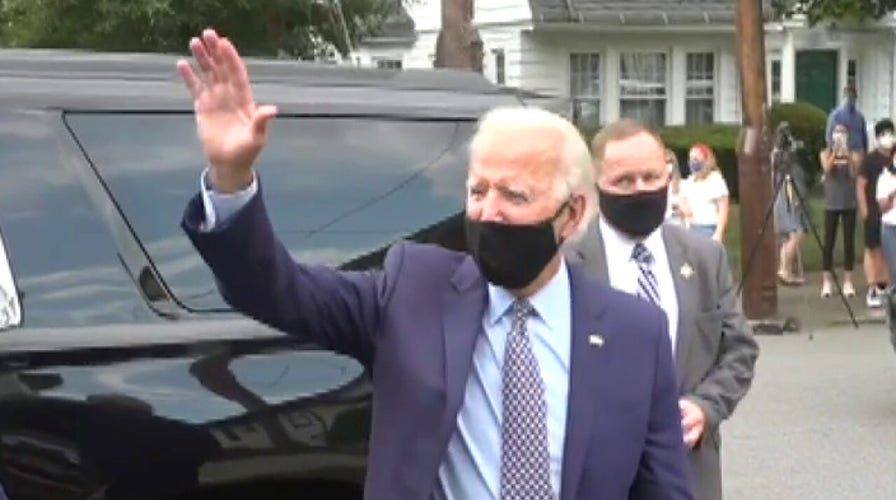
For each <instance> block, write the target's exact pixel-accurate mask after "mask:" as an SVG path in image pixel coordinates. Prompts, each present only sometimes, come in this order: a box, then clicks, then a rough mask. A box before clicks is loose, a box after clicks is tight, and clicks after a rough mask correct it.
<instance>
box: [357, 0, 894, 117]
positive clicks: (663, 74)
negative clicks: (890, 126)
mask: <svg viewBox="0 0 896 500" xmlns="http://www.w3.org/2000/svg"><path fill="white" fill-rule="evenodd" d="M764 1H765V2H766V3H770V2H769V0H764ZM406 14H407V15H404V16H403V17H402V18H398V19H396V20H395V22H393V23H391V24H390V26H389V29H388V30H387V31H386V32H385V33H384V34H383V35H382V36H379V37H376V38H371V39H368V40H364V41H363V43H362V44H361V46H360V47H358V49H357V51H356V52H355V54H354V58H355V61H356V62H357V63H358V64H361V65H379V66H381V67H405V68H409V67H415V68H416V67H432V63H433V60H434V56H435V43H436V37H437V35H438V32H439V27H440V22H441V19H440V15H441V9H440V0H416V1H413V2H411V3H410V4H409V5H408V7H407V13H406ZM765 17H766V22H765V31H766V42H765V43H766V62H767V71H766V79H767V82H768V87H769V99H770V100H771V101H783V102H792V101H794V100H803V101H808V102H812V103H814V104H816V105H818V106H819V107H821V108H822V109H824V110H829V109H831V108H832V107H833V106H835V105H836V103H837V101H838V100H839V97H840V96H841V95H842V88H843V87H844V86H845V85H846V84H847V83H854V84H855V85H856V86H857V88H858V89H859V107H860V109H861V110H862V111H863V112H864V113H865V116H866V118H867V119H868V120H869V121H872V122H873V121H874V120H876V119H879V118H883V117H894V116H896V17H888V18H885V19H884V20H881V21H878V22H872V23H866V24H865V25H862V26H857V27H852V28H849V27H838V28H829V27H826V26H818V27H815V28H809V27H808V26H807V24H806V23H805V22H804V21H803V20H801V19H787V20H777V19H774V18H773V16H772V9H771V8H770V7H766V9H765ZM474 24H475V25H476V27H477V28H478V30H479V34H480V36H481V38H482V40H483V43H484V54H485V60H484V73H485V76H487V77H488V78H489V79H491V80H492V81H494V82H496V83H498V84H501V85H507V86H510V87H519V88H523V89H526V90H530V91H535V92H540V93H546V94H550V95H556V96H564V97H568V98H570V99H571V100H572V101H571V102H572V103H573V105H572V108H573V109H574V113H575V114H576V115H577V117H578V118H580V119H583V120H586V121H593V120H598V121H599V122H602V123H605V122H607V121H611V120H614V119H616V118H618V117H620V116H633V117H637V118H640V119H642V120H644V121H646V122H648V123H651V124H654V125H682V124H698V123H711V122H715V123H737V122H739V121H740V93H739V86H740V85H739V81H738V78H739V77H738V70H737V62H736V48H735V35H734V30H735V28H734V1H733V0H625V1H621V0H620V1H617V0H475V5H474Z"/></svg>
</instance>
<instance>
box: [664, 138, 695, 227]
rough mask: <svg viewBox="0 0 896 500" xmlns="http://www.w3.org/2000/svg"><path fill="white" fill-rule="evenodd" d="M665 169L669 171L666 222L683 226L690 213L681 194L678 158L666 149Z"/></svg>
mask: <svg viewBox="0 0 896 500" xmlns="http://www.w3.org/2000/svg"><path fill="white" fill-rule="evenodd" d="M666 168H668V169H669V175H670V176H671V180H670V181H669V194H668V196H667V198H668V208H667V209H666V222H669V223H671V224H675V225H678V226H685V225H686V220H687V217H688V216H689V215H690V211H689V210H688V209H687V203H685V200H684V198H682V197H681V196H680V194H681V170H680V169H679V168H678V158H676V157H675V153H674V152H673V151H672V150H671V149H666Z"/></svg>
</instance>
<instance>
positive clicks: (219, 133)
mask: <svg viewBox="0 0 896 500" xmlns="http://www.w3.org/2000/svg"><path fill="white" fill-rule="evenodd" d="M190 49H191V50H192V52H193V56H194V58H195V60H196V64H197V65H198V67H199V72H198V74H197V73H196V72H194V71H193V68H192V67H191V66H190V64H189V63H188V62H187V61H185V60H180V61H178V63H177V69H178V71H179V72H180V74H181V76H182V77H183V79H184V83H186V85H187V88H189V89H190V93H191V94H192V96H193V105H194V108H195V112H196V126H197V132H198V135H199V140H200V142H201V143H202V147H203V150H204V151H205V155H206V158H207V160H208V162H209V166H210V168H212V169H214V170H216V171H217V172H215V173H216V174H218V177H219V178H223V177H231V178H240V177H245V176H246V175H248V174H249V172H251V169H252V165H253V163H254V162H255V160H256V158H258V154H259V153H260V152H261V148H262V147H263V146H264V143H265V141H266V139H267V128H268V124H269V122H270V121H271V119H272V118H273V117H274V116H275V115H276V114H277V110H276V108H275V107H274V106H258V105H257V104H256V103H255V100H254V98H253V97H252V89H251V87H250V85H249V76H248V74H247V72H246V66H245V64H243V61H242V59H240V56H239V54H238V53H237V51H236V48H235V47H234V46H233V44H232V43H231V42H230V41H229V40H227V39H226V38H222V37H219V36H218V34H217V33H215V32H214V31H213V30H210V29H208V30H205V31H203V33H202V37H201V39H200V38H193V39H192V40H190Z"/></svg>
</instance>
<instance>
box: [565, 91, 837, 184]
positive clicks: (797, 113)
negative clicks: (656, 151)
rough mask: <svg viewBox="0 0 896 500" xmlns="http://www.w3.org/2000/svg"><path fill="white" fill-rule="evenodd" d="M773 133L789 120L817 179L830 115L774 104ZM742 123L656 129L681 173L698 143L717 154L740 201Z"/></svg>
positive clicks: (590, 130)
mask: <svg viewBox="0 0 896 500" xmlns="http://www.w3.org/2000/svg"><path fill="white" fill-rule="evenodd" d="M769 118H770V122H771V123H770V131H769V133H770V134H773V133H774V130H775V128H777V126H778V124H779V123H780V122H781V121H783V120H786V121H787V122H788V123H790V128H791V130H792V131H793V135H794V136H795V137H796V138H797V139H798V140H800V141H803V143H804V145H805V148H804V149H803V150H802V151H801V152H800V154H799V157H800V161H801V164H802V167H803V168H804V169H805V170H806V174H807V175H806V178H807V180H808V181H809V185H810V186H812V185H814V184H815V183H816V182H817V179H818V178H819V175H820V172H821V165H820V164H819V162H818V152H819V151H820V150H821V148H822V147H824V129H825V125H826V123H827V115H826V114H825V112H824V111H822V110H821V109H820V108H818V107H817V106H815V105H813V104H809V103H805V102H796V103H786V104H785V103H781V104H776V105H774V106H772V108H771V109H770V111H769ZM740 129H741V127H740V125H725V124H714V125H700V126H674V127H663V128H660V129H658V130H657V133H658V134H659V136H660V138H662V140H663V142H664V143H665V144H666V147H668V148H669V149H671V150H672V151H673V152H674V153H675V156H676V157H677V158H678V164H679V166H680V168H681V173H682V175H688V172H687V159H688V152H689V151H690V149H691V146H692V145H693V144H694V143H696V142H703V143H705V144H706V145H708V146H709V147H711V148H712V150H713V151H714V152H715V154H716V159H717V160H718V162H719V168H720V169H721V171H722V176H723V177H724V178H725V181H726V182H727V183H728V189H729V191H730V192H731V198H732V201H735V202H736V201H737V198H738V196H737V194H738V178H737V139H738V136H739V134H740ZM580 130H581V132H582V135H583V136H584V137H585V139H586V140H588V141H589V142H590V140H591V138H592V137H594V134H596V133H597V132H598V131H599V128H596V127H582V128H581V129H580Z"/></svg>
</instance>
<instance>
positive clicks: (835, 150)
mask: <svg viewBox="0 0 896 500" xmlns="http://www.w3.org/2000/svg"><path fill="white" fill-rule="evenodd" d="M831 137H832V142H831V146H829V147H827V148H825V149H823V150H821V152H820V153H819V159H820V160H821V169H822V173H823V174H822V175H823V181H822V182H823V184H824V247H823V248H822V269H823V270H824V272H823V277H822V284H821V296H822V297H830V296H831V293H832V292H831V291H832V288H831V287H832V286H833V278H834V244H835V240H836V238H837V226H838V225H839V223H840V221H842V222H843V294H844V295H845V296H847V297H852V296H854V295H855V294H856V290H855V286H853V283H852V269H853V267H854V265H855V261H856V259H855V232H856V205H857V203H858V202H857V200H856V174H857V173H858V168H859V165H858V164H857V163H856V162H855V160H856V159H857V158H858V157H857V156H855V155H853V154H851V152H850V151H849V132H848V129H847V127H846V125H845V124H842V123H838V124H837V125H835V126H834V132H833V134H832V136H831Z"/></svg>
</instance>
